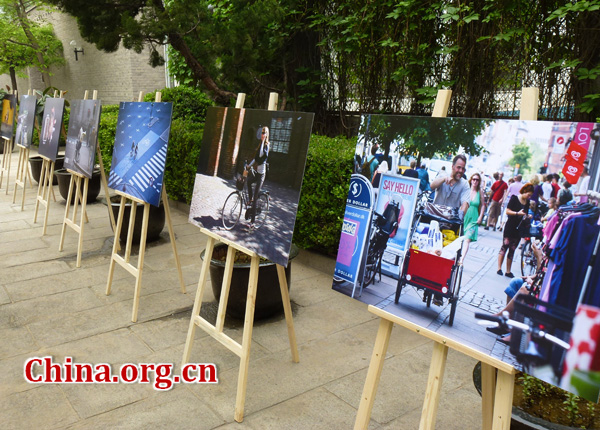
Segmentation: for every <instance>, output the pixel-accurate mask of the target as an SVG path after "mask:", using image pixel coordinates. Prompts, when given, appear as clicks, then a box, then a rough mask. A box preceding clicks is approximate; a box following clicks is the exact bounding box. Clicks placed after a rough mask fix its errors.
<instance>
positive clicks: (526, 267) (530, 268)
mask: <svg viewBox="0 0 600 430" xmlns="http://www.w3.org/2000/svg"><path fill="white" fill-rule="evenodd" d="M536 270H537V259H536V258H535V255H534V254H533V249H532V248H531V242H530V241H527V242H525V243H524V244H523V249H522V250H521V274H522V275H523V276H533V275H535V272H536Z"/></svg>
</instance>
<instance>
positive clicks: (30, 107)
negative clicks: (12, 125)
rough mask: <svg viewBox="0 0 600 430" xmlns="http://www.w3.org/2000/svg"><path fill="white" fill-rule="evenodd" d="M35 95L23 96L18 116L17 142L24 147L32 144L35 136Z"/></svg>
mask: <svg viewBox="0 0 600 430" xmlns="http://www.w3.org/2000/svg"><path fill="white" fill-rule="evenodd" d="M36 101H37V100H36V98H35V96H27V95H25V96H21V103H20V105H19V114H18V116H17V131H16V133H15V143H16V144H17V145H21V146H22V147H24V148H29V147H30V146H31V138H32V137H33V127H34V123H35V106H36Z"/></svg>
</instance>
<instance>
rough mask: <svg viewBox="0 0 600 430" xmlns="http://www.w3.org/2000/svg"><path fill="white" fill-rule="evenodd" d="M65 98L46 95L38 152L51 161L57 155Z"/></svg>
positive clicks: (54, 159)
mask: <svg viewBox="0 0 600 430" xmlns="http://www.w3.org/2000/svg"><path fill="white" fill-rule="evenodd" d="M64 111H65V99H60V98H52V97H48V98H47V99H46V105H45V106H44V115H43V117H42V118H43V119H42V128H41V131H40V147H39V150H38V153H39V154H40V155H43V156H44V157H46V158H48V159H50V160H51V161H56V156H57V155H58V140H59V138H60V130H61V129H62V123H63V114H64Z"/></svg>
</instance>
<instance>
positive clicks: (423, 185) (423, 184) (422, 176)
mask: <svg viewBox="0 0 600 430" xmlns="http://www.w3.org/2000/svg"><path fill="white" fill-rule="evenodd" d="M417 173H418V174H419V181H420V182H419V189H420V190H421V192H423V191H431V187H430V186H429V173H427V167H425V164H421V168H419V169H417Z"/></svg>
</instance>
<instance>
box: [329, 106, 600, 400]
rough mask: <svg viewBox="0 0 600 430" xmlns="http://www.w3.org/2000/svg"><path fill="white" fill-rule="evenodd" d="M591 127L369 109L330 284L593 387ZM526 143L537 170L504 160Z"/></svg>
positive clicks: (595, 277) (587, 393)
mask: <svg viewBox="0 0 600 430" xmlns="http://www.w3.org/2000/svg"><path fill="white" fill-rule="evenodd" d="M599 136H600V124H594V123H574V122H564V123H563V122H543V121H517V120H482V119H463V118H454V119H446V118H426V117H406V116H404V117H398V116H382V115H369V116H364V117H363V118H362V123H361V128H360V134H359V137H358V143H357V148H356V155H355V173H354V174H353V175H352V179H351V182H350V189H349V192H348V197H347V205H346V213H345V216H344V223H343V227H342V231H341V238H340V246H339V252H338V257H337V261H336V269H335V274H334V278H333V288H334V289H335V290H336V291H339V292H341V293H343V294H345V295H348V296H351V297H353V298H356V299H357V300H359V301H361V302H363V303H366V304H370V305H374V306H376V307H378V308H380V309H383V310H385V311H386V312H389V313H391V314H393V315H395V316H398V317H401V318H403V319H405V320H407V321H409V322H411V323H414V324H417V325H419V326H421V327H423V328H426V329H428V330H431V331H434V332H437V333H439V334H442V335H444V336H447V337H448V338H450V339H452V340H455V341H457V342H460V343H461V344H463V345H465V346H468V347H471V348H474V349H476V350H479V351H482V352H484V353H486V354H488V355H491V356H492V357H495V358H497V359H499V360H502V361H504V362H506V363H508V364H511V365H513V366H515V367H517V368H518V369H520V370H523V371H524V372H527V373H530V374H532V375H534V376H536V377H537V378H540V379H542V380H544V381H546V382H549V383H552V384H554V385H556V386H559V387H561V388H563V389H565V390H567V391H570V392H573V393H576V394H578V395H580V396H583V397H585V398H587V399H588V400H592V401H597V400H598V397H599V393H600V384H598V383H596V382H594V381H595V379H594V378H596V376H595V375H596V374H597V372H596V371H595V367H594V366H595V364H594V363H596V360H600V358H597V357H595V356H593V355H592V354H591V353H589V350H590V348H591V350H594V349H595V347H594V346H593V345H592V343H594V342H595V341H593V339H594V335H593V333H594V331H595V330H598V329H600V264H599V263H598V260H597V259H594V258H593V257H594V255H595V254H596V253H597V252H598V247H599V245H598V244H599V243H600V225H599V221H598V219H599V214H600V209H598V208H597V207H596V206H593V205H590V204H589V203H587V195H586V194H585V191H586V190H587V187H588V182H589V179H586V177H588V176H587V165H588V164H589V162H590V160H591V159H592V157H593V156H594V155H593V154H594V149H595V148H596V147H597V144H598V140H599ZM434 148H439V149H440V152H437V151H436V150H434ZM442 148H443V152H442ZM507 148H508V149H507ZM449 152H450V155H448V153H449ZM465 152H466V153H470V154H480V155H474V156H470V157H467V156H465V155H462V154H464V153H465ZM523 152H527V153H528V156H527V157H526V158H523V159H528V160H533V161H530V162H531V164H532V165H534V166H540V167H539V170H538V169H537V168H536V169H535V170H536V171H534V172H533V173H532V172H531V167H532V166H527V165H526V164H525V163H524V162H523V164H522V165H521V164H518V163H516V168H514V167H511V164H512V166H515V162H514V160H515V159H518V158H516V157H518V156H519V154H521V153H523ZM457 154H458V155H457ZM518 160H521V159H518ZM519 169H521V170H519ZM559 172H560V173H561V174H562V176H563V177H564V179H562V180H561V181H560V184H559V183H558V182H559V175H558V173H559ZM492 176H493V178H494V180H495V181H494V180H492ZM503 177H505V178H506V179H508V182H509V184H506V183H504V181H503V179H502V178H503ZM571 187H573V190H577V191H571V190H570V189H571ZM553 192H554V193H555V194H554V195H555V196H556V197H553V196H552V193H553ZM403 203H404V204H403Z"/></svg>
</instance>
